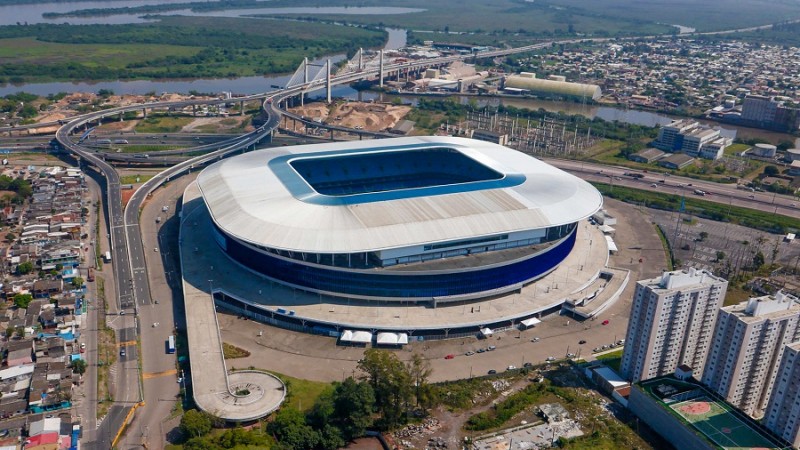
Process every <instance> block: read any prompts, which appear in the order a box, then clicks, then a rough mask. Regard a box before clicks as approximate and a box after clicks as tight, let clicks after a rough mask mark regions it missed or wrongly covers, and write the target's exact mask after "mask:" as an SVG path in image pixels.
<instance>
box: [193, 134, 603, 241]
mask: <svg viewBox="0 0 800 450" xmlns="http://www.w3.org/2000/svg"><path fill="white" fill-rule="evenodd" d="M405 147H409V148H410V149H418V148H442V147H446V148H450V149H454V150H456V151H459V152H461V153H463V154H465V155H467V156H468V157H470V158H472V159H474V160H477V161H478V162H480V163H481V164H483V165H485V166H487V167H489V168H491V169H493V170H495V171H497V172H499V173H501V174H502V175H503V176H504V179H507V178H511V177H513V176H517V177H518V178H519V179H522V180H523V181H522V182H521V183H518V184H516V185H511V186H510V187H498V188H486V189H478V190H472V191H468V192H458V191H457V192H449V193H443V194H438V195H426V196H417V197H407V198H403V197H401V198H394V199H388V200H382V201H373V202H366V203H359V202H350V203H345V204H319V203H315V202H312V201H308V197H306V196H295V195H294V194H293V193H292V191H290V187H291V186H287V185H286V184H285V183H284V181H282V179H285V178H281V176H280V174H276V173H275V171H273V169H272V168H271V165H270V162H271V161H273V160H275V159H276V158H284V159H286V158H288V160H289V161H291V160H292V158H295V157H297V158H300V157H303V158H308V157H313V156H314V155H315V154H319V153H322V152H334V151H345V150H346V151H353V150H361V151H364V152H370V151H371V152H376V151H383V150H385V149H387V148H388V149H404V148H405ZM288 167H290V168H291V166H290V165H288ZM293 170H294V169H290V170H289V171H293ZM295 174H296V172H295ZM519 175H521V176H522V177H519ZM300 180H301V181H302V183H305V181H304V180H302V177H301V178H300ZM197 183H198V186H199V187H200V190H201V192H202V195H203V199H204V200H205V202H206V204H207V206H208V209H209V211H210V213H211V216H212V218H213V220H214V222H216V224H217V225H218V226H219V227H221V228H222V229H223V230H225V232H227V233H228V234H229V235H231V236H233V237H236V238H238V239H241V240H243V241H246V242H250V243H254V244H257V245H262V246H266V247H270V248H276V249H282V250H289V251H302V252H310V253H353V252H361V251H376V250H385V249H392V248H404V247H408V246H412V245H420V244H426V243H431V242H447V241H450V240H458V239H467V238H474V237H481V236H491V235H496V234H500V233H509V232H515V231H526V230H534V229H539V228H547V227H551V226H556V225H565V224H570V223H574V222H577V221H579V220H582V219H585V218H587V217H589V216H591V215H592V214H594V213H595V212H596V211H597V210H598V209H600V207H601V206H602V203H603V198H602V196H601V195H600V193H599V192H598V191H597V189H595V188H594V187H593V186H592V185H590V184H589V183H587V182H585V181H583V180H581V179H580V178H577V177H575V176H573V175H570V174H568V173H566V172H564V171H562V170H559V169H557V168H555V167H553V166H550V165H549V164H546V163H544V162H542V161H540V160H538V159H535V158H533V157H531V156H528V155H525V154H523V153H521V152H518V151H516V150H512V149H509V148H507V147H503V146H500V145H497V144H492V143H489V142H483V141H477V140H472V139H464V138H452V137H403V138H396V139H381V140H372V141H359V142H347V143H340V142H337V143H331V144H315V145H302V146H292V147H275V148H269V149H265V150H258V151H254V152H251V153H246V154H243V155H241V156H236V157H233V158H230V159H226V160H224V161H221V162H218V163H216V164H214V165H212V166H210V167H208V168H207V169H205V170H204V171H203V172H202V173H201V174H200V175H199V177H198V179H197ZM302 188H303V189H305V190H306V191H312V193H313V192H315V191H313V189H312V188H311V187H310V186H308V185H307V184H304V185H303V186H302ZM313 195H314V196H315V197H324V196H320V195H318V194H313Z"/></svg>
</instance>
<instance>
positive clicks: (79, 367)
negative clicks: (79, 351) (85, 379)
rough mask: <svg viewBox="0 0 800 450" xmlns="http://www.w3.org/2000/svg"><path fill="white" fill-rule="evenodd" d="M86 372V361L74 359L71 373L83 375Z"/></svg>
mask: <svg viewBox="0 0 800 450" xmlns="http://www.w3.org/2000/svg"><path fill="white" fill-rule="evenodd" d="M85 372H86V361H85V360H83V359H76V360H75V361H73V362H72V373H77V374H78V375H83V374H84V373H85Z"/></svg>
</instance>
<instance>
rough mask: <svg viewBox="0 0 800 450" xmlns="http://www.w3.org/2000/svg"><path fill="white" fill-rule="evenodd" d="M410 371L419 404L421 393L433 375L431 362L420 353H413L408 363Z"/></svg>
mask: <svg viewBox="0 0 800 450" xmlns="http://www.w3.org/2000/svg"><path fill="white" fill-rule="evenodd" d="M406 368H407V369H408V373H409V375H410V376H411V382H412V384H413V385H414V397H415V399H416V402H417V406H419V405H420V399H421V397H422V395H421V393H422V392H423V391H425V390H426V387H427V384H428V377H430V376H431V372H433V370H432V369H431V363H430V361H428V360H426V359H425V358H423V357H422V355H420V354H419V353H414V354H413V355H411V361H409V362H408V363H407V364H406Z"/></svg>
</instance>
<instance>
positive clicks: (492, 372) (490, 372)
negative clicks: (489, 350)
mask: <svg viewBox="0 0 800 450" xmlns="http://www.w3.org/2000/svg"><path fill="white" fill-rule="evenodd" d="M487 373H488V374H489V375H494V374H496V373H497V371H496V370H494V369H492V370H490V371H489V372H487Z"/></svg>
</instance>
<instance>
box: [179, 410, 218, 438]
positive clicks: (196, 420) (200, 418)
mask: <svg viewBox="0 0 800 450" xmlns="http://www.w3.org/2000/svg"><path fill="white" fill-rule="evenodd" d="M212 423H213V421H212V419H211V416H209V415H208V414H206V413H204V412H202V411H198V410H196V409H190V410H189V411H186V412H185V413H183V417H181V424H180V430H181V432H182V433H183V434H184V435H186V436H191V437H200V436H204V435H206V434H208V433H209V432H210V431H211V425H212Z"/></svg>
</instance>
